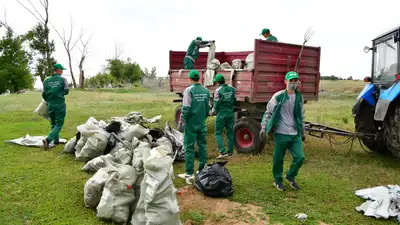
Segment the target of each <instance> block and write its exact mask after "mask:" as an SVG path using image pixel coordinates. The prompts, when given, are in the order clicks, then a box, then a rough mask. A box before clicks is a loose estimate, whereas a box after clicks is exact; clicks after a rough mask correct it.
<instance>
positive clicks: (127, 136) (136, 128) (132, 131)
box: [118, 124, 150, 142]
mask: <svg viewBox="0 0 400 225" xmlns="http://www.w3.org/2000/svg"><path fill="white" fill-rule="evenodd" d="M149 132H150V130H149V129H146V128H144V127H143V126H142V125H140V124H135V125H132V126H129V127H126V128H125V129H124V130H121V132H120V133H119V134H118V136H119V137H120V138H121V139H123V140H126V141H129V142H131V141H132V140H133V138H134V137H136V138H137V139H141V138H143V137H144V136H146V135H147V134H148V133H149Z"/></svg>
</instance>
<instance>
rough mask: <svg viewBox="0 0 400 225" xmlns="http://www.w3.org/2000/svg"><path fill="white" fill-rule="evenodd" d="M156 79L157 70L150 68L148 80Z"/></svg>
mask: <svg viewBox="0 0 400 225" xmlns="http://www.w3.org/2000/svg"><path fill="white" fill-rule="evenodd" d="M156 77H157V69H156V67H155V66H153V68H151V72H150V75H149V78H150V79H155V78H156Z"/></svg>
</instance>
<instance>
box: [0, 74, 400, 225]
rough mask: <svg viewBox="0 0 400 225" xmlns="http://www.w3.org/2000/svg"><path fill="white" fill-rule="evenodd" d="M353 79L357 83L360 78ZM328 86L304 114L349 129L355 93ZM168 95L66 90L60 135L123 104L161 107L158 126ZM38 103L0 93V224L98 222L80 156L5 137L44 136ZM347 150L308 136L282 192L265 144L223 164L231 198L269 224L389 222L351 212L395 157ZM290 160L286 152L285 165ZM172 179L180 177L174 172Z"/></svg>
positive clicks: (193, 215)
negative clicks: (88, 204)
mask: <svg viewBox="0 0 400 225" xmlns="http://www.w3.org/2000/svg"><path fill="white" fill-rule="evenodd" d="M341 82H342V81H341ZM349 82H353V81H349ZM325 85H329V83H325ZM358 85H360V86H361V88H362V85H363V84H362V83H359V84H358ZM348 86H355V85H348ZM334 88H335V87H333V89H334ZM331 92H333V91H329V89H328V94H321V96H320V99H319V101H317V102H308V103H307V104H306V118H307V120H308V121H313V122H319V123H323V124H328V125H331V126H336V127H340V128H343V129H349V130H352V129H353V128H354V123H353V119H352V117H351V107H352V105H353V103H354V99H355V96H356V95H357V93H355V92H352V93H350V92H349V93H345V94H340V95H339V94H337V93H331ZM174 98H175V95H174V94H173V93H150V92H147V93H125V94H118V93H107V92H90V91H71V93H70V95H69V96H68V97H67V117H66V122H65V127H64V128H63V130H62V133H61V136H62V137H64V138H67V139H69V138H70V137H72V136H73V135H74V134H75V132H76V126H78V125H80V124H82V123H84V122H86V120H87V119H88V118H89V117H90V116H93V117H95V118H96V119H103V120H106V119H108V118H110V117H113V116H123V115H125V114H127V113H128V112H130V111H140V112H142V113H143V115H145V116H146V117H148V118H149V117H153V116H157V115H159V114H161V115H162V120H161V121H160V122H158V123H156V124H154V125H152V126H157V127H164V126H165V122H166V121H167V120H170V121H172V120H173V113H174V109H175V107H176V105H177V104H172V100H173V99H174ZM39 102H40V93H35V92H31V93H26V94H20V95H10V96H2V97H0V105H1V107H0V127H1V128H2V135H1V138H0V149H1V150H0V165H1V171H0V224H7V225H8V224H24V222H26V223H28V224H105V223H103V222H100V221H99V220H97V218H96V211H95V210H92V209H87V208H85V206H84V203H83V186H84V184H85V182H86V180H87V179H88V178H90V176H91V175H90V174H86V173H84V172H82V171H81V168H82V166H83V165H84V164H83V163H82V162H77V161H75V160H74V158H73V157H71V156H68V155H63V154H61V153H60V151H61V150H62V148H63V146H59V147H57V148H56V149H53V150H51V151H47V152H45V151H42V150H41V149H38V148H26V147H21V146H16V145H12V144H7V143H4V141H5V140H9V139H14V138H19V137H21V136H23V135H25V134H26V133H29V134H30V135H46V134H47V133H48V132H49V124H48V122H47V121H45V120H43V119H41V118H39V117H38V116H37V115H36V114H34V113H33V112H32V111H33V110H34V109H35V108H36V107H37V105H38V104H39ZM213 121H214V118H211V119H209V120H208V121H207V124H208V128H209V135H208V137H207V141H208V152H209V158H210V162H212V161H213V160H214V159H215V156H216V154H217V150H216V143H215V138H214V137H213V131H214V127H213ZM348 150H349V146H348V145H346V146H336V147H335V148H334V149H332V148H331V147H330V146H329V143H328V142H327V141H326V140H321V139H318V138H314V137H310V136H307V140H306V142H305V143H304V151H305V155H306V160H305V163H304V165H303V167H302V168H301V170H300V174H299V177H298V182H299V184H300V185H301V186H302V190H300V191H292V190H290V189H289V191H287V192H285V193H282V192H278V191H277V190H276V189H275V188H274V187H273V186H272V183H273V179H272V171H271V170H272V164H271V162H272V144H268V145H267V146H266V148H265V149H264V152H263V154H261V155H259V156H246V155H236V156H234V157H233V159H232V160H231V162H229V163H228V164H227V168H228V169H229V171H230V173H231V175H232V177H233V183H234V195H233V196H232V197H231V198H230V199H231V200H233V201H237V202H241V203H252V204H255V205H259V206H262V207H263V208H264V213H265V214H266V215H267V216H268V217H269V218H270V220H271V222H272V223H283V224H298V222H297V221H296V218H295V217H294V215H295V214H297V213H300V212H302V213H306V214H307V215H308V216H309V218H308V220H307V222H306V224H318V222H319V221H322V222H325V223H328V224H329V223H331V224H396V222H395V221H394V220H378V219H373V218H368V217H365V216H364V215H363V214H362V213H358V212H357V211H356V210H355V207H356V206H358V205H360V204H361V203H362V202H363V200H361V199H360V198H358V197H356V196H355V195H354V192H355V190H357V189H361V188H366V187H373V186H377V185H386V184H396V182H398V174H399V172H400V164H399V163H398V162H396V161H393V160H392V159H390V158H388V157H384V156H380V155H376V154H368V153H366V152H364V151H363V150H361V148H360V147H359V145H355V147H354V149H353V150H352V151H351V152H349V153H348ZM290 160H291V157H290V155H289V154H287V155H286V159H285V169H286V168H287V167H288V166H289V163H290ZM183 171H184V164H183V163H175V164H174V172H175V174H177V173H181V172H183ZM175 185H176V187H182V186H184V185H185V184H184V182H183V181H181V180H179V179H176V180H175ZM181 218H182V220H187V219H190V220H192V221H195V222H196V223H198V224H202V223H203V222H204V221H205V220H206V217H205V215H203V214H201V213H200V212H197V211H195V210H192V211H185V212H182V214H181ZM217 219H218V220H219V219H223V218H217Z"/></svg>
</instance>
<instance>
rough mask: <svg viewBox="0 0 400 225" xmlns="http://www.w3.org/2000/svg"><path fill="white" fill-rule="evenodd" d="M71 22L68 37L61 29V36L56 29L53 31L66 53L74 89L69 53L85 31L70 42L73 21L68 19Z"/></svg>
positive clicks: (74, 82)
mask: <svg viewBox="0 0 400 225" xmlns="http://www.w3.org/2000/svg"><path fill="white" fill-rule="evenodd" d="M70 20H71V22H70V23H71V25H70V31H69V36H68V37H67V36H66V35H65V30H64V29H63V35H61V34H60V32H58V30H57V29H56V28H54V30H55V31H56V33H57V35H58V37H60V39H61V41H62V43H63V45H64V49H65V51H66V52H67V55H68V65H69V70H70V73H71V77H72V84H73V85H74V88H76V81H75V77H74V70H73V69H72V58H71V52H72V51H73V50H74V48H75V47H76V44H77V43H78V41H79V40H81V38H82V36H83V34H84V33H85V31H83V30H82V31H81V33H80V34H79V36H78V37H77V38H75V40H72V39H73V38H72V36H73V30H74V20H73V19H72V17H70Z"/></svg>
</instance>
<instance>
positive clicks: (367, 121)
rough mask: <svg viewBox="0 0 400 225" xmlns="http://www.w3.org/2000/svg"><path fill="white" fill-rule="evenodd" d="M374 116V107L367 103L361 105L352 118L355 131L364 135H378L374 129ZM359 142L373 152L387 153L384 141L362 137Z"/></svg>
mask: <svg viewBox="0 0 400 225" xmlns="http://www.w3.org/2000/svg"><path fill="white" fill-rule="evenodd" d="M374 114H375V109H374V107H372V106H371V105H369V104H367V103H363V104H362V105H361V108H360V113H359V114H357V115H356V117H355V118H354V123H355V129H356V131H357V132H364V133H378V132H379V131H378V130H377V129H376V128H375V127H374ZM361 141H362V142H363V144H364V145H365V146H367V147H368V148H369V149H370V150H371V151H373V152H378V153H385V152H387V148H386V144H385V140H373V139H370V138H367V137H363V138H361Z"/></svg>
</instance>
